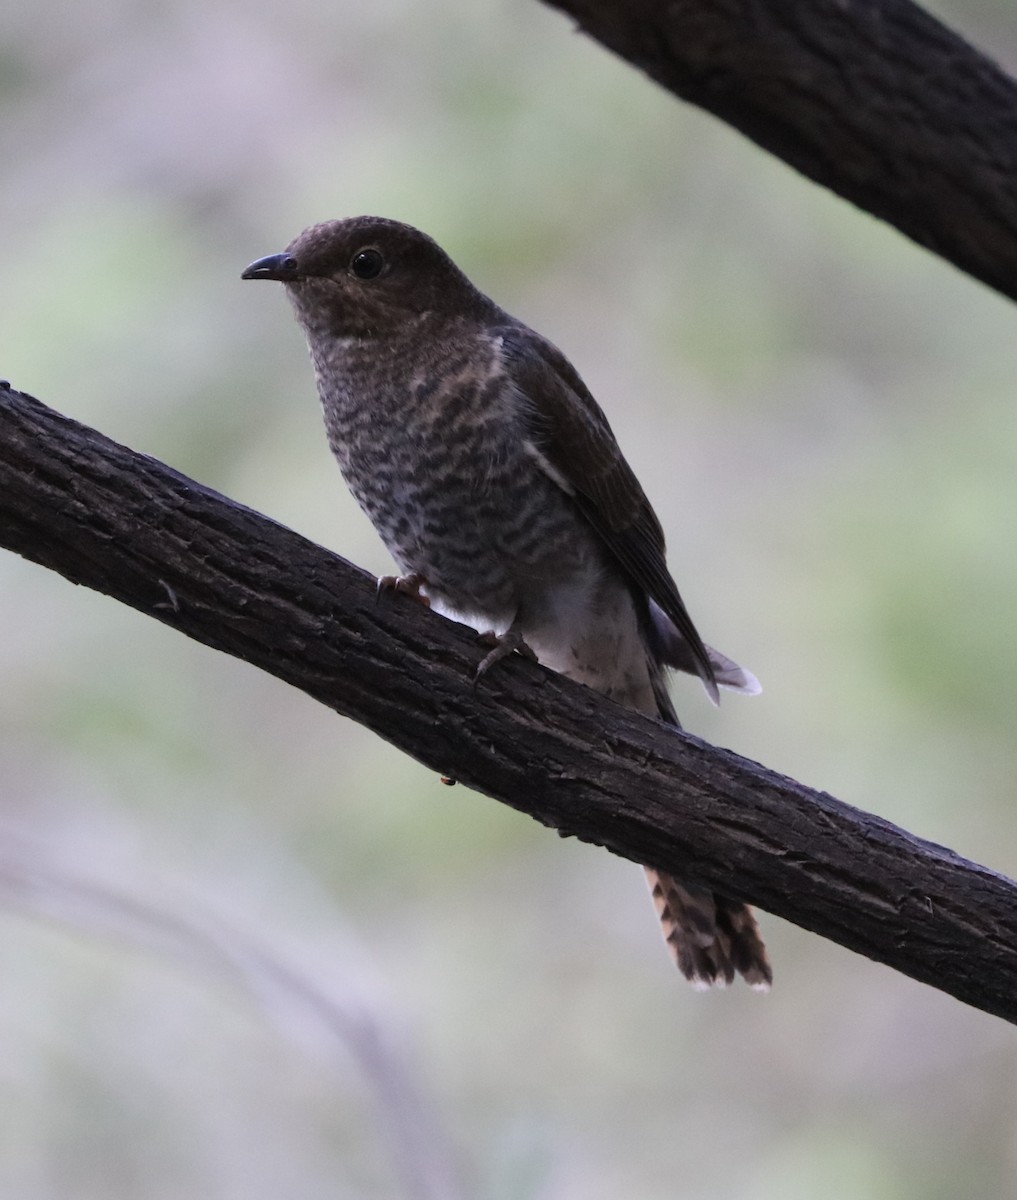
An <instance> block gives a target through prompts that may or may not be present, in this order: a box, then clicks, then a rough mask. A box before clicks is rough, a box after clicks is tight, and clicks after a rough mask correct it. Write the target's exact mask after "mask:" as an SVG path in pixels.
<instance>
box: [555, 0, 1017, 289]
mask: <svg viewBox="0 0 1017 1200" xmlns="http://www.w3.org/2000/svg"><path fill="white" fill-rule="evenodd" d="M545 3H547V4H549V5H551V6H552V7H554V8H559V9H561V10H562V11H564V12H566V13H569V14H570V15H571V16H572V17H574V18H575V20H576V21H577V23H578V24H579V26H580V28H582V29H583V30H585V32H587V33H589V34H590V35H591V36H593V37H595V38H597V39H598V40H599V41H601V42H603V44H604V45H605V46H607V47H608V49H610V50H614V51H615V52H616V53H618V54H619V55H621V56H622V58H625V59H628V61H629V62H631V63H632V64H633V65H635V66H636V67H639V68H640V69H641V70H643V71H645V72H646V74H648V75H649V76H650V77H651V78H653V79H655V80H656V81H657V82H658V83H660V84H662V85H663V86H664V87H666V88H668V89H669V90H670V91H672V92H674V93H675V95H676V96H680V97H681V98H682V99H683V100H689V101H691V102H692V103H693V104H698V105H699V106H700V107H702V108H705V109H706V110H707V111H708V112H712V113H714V114H715V115H716V116H718V117H720V118H721V119H722V120H724V121H727V122H728V123H729V124H730V125H733V126H734V127H735V128H736V129H738V130H740V131H741V132H742V133H744V134H745V135H746V136H747V137H749V138H751V139H752V140H753V141H754V142H757V143H758V144H759V145H760V146H762V147H763V148H764V149H766V150H769V151H771V152H772V153H773V154H775V155H777V156H778V157H779V158H782V159H784V161H785V162H787V163H790V165H791V166H793V167H795V168H796V169H797V170H799V171H801V172H802V173H803V174H804V175H807V176H808V177H809V178H810V179H813V180H815V181H816V182H817V183H821V184H823V185H824V186H825V187H828V188H830V189H832V190H833V191H834V192H837V193H838V195H840V196H843V197H844V198H845V199H846V200H850V201H851V202H852V203H854V204H857V205H859V207H861V208H864V209H867V210H868V211H869V212H871V213H873V214H874V215H875V216H877V217H881V218H882V219H883V220H884V221H888V222H889V223H890V224H891V225H895V226H896V227H897V228H898V229H899V230H900V231H901V232H902V233H905V234H907V236H908V237H910V238H913V239H914V240H915V241H916V242H918V243H919V244H921V245H923V246H926V247H928V248H929V249H930V250H934V251H935V252H936V253H937V254H940V255H942V256H943V257H944V258H946V259H948V260H949V261H950V262H952V263H954V264H955V265H956V266H958V267H960V268H961V270H963V271H967V272H968V273H969V274H971V275H974V276H975V277H976V278H977V279H980V280H982V281H983V282H984V283H987V284H989V285H990V287H994V288H996V289H997V290H999V291H1000V292H1002V293H1003V294H1004V295H1007V296H1009V297H1011V298H1012V299H1013V298H1017V82H1015V81H1014V80H1013V79H1011V78H1010V76H1008V75H1007V74H1006V73H1005V72H1004V71H1002V70H1001V69H1000V68H999V67H998V66H996V64H995V63H994V62H992V61H991V60H990V59H988V58H986V57H985V56H984V55H983V54H980V53H979V52H978V51H977V50H975V49H973V48H972V47H971V46H970V45H968V44H967V42H965V41H964V40H963V39H962V38H960V37H959V36H958V35H957V34H955V33H953V32H952V31H951V30H950V29H948V28H947V27H946V26H945V25H942V24H941V23H940V22H939V21H937V20H936V19H935V18H934V17H932V16H930V15H929V14H928V13H926V12H925V11H924V10H923V9H921V8H919V7H918V6H917V5H915V4H913V3H911V0H851V2H845V0H809V2H808V3H802V0H674V2H672V3H664V2H663V0H545Z"/></svg>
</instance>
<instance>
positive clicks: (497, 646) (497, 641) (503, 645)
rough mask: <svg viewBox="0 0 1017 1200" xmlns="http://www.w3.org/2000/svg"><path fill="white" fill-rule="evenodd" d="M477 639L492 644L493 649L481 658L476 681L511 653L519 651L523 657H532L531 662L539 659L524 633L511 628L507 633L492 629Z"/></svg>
mask: <svg viewBox="0 0 1017 1200" xmlns="http://www.w3.org/2000/svg"><path fill="white" fill-rule="evenodd" d="M477 641H478V642H480V643H482V644H483V645H485V646H490V647H491V649H490V650H489V651H488V653H487V654H485V655H484V657H483V658H482V659H481V660H480V666H479V667H477V671H476V674H475V675H474V676H473V681H474V683H475V682H476V681H477V680H478V679H479V678H480V677H481V675H486V674H487V672H488V671H490V669H491V668H492V667H493V666H494V664H495V663H497V662H501V660H502V659H503V658H508V656H509V655H510V654H515V653H516V652H518V653H519V654H521V655H522V656H523V658H528V659H530V661H531V662H536V661H537V656H536V654H534V653H533V650H532V649H531V648H530V647H529V646H528V645H527V644H526V642H524V641H523V635H522V634H521V633H516V632H514V631H513V630H511V629H510V630H509V631H508V632H507V633H495V632H494V631H493V630H490V631H489V632H487V633H482V634H481V635H480V636H479V637H478V638H477Z"/></svg>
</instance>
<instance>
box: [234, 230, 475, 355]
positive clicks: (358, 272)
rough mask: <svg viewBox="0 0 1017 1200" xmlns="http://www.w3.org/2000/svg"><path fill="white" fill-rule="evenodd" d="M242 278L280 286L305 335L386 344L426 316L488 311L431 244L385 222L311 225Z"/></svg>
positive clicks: (420, 235)
mask: <svg viewBox="0 0 1017 1200" xmlns="http://www.w3.org/2000/svg"><path fill="white" fill-rule="evenodd" d="M241 278H242V279H276V280H279V282H281V283H283V284H285V285H286V290H287V292H288V293H289V295H290V299H291V300H292V302H293V306H294V308H295V309H296V313H297V318H298V320H299V321H300V323H301V324H302V325H303V326H304V329H305V331H306V332H307V334H308V335H309V336H314V335H326V336H332V337H336V336H338V337H372V336H378V337H384V336H386V335H389V334H391V333H392V332H394V331H395V330H396V329H398V328H400V327H402V326H404V325H405V324H406V323H407V322H410V321H415V320H417V319H419V318H421V317H423V316H425V315H429V314H433V315H436V316H438V317H442V316H464V315H469V314H470V313H471V312H472V311H477V312H478V313H479V312H480V311H482V310H483V309H484V308H485V306H487V305H489V304H490V302H489V301H488V300H486V298H485V297H484V296H483V295H482V294H481V293H480V292H478V291H477V290H476V288H474V286H473V285H472V284H471V283H470V281H469V280H468V279H467V278H466V276H465V275H464V274H463V273H462V271H460V270H459V268H458V267H457V266H456V265H455V263H453V262H452V260H451V259H450V258H449V256H448V255H447V254H446V253H445V252H444V250H442V249H441V247H440V246H439V245H438V244H437V243H436V242H435V241H433V240H432V239H431V238H429V237H428V236H427V235H426V234H424V233H421V232H420V231H419V230H418V229H414V228H413V227H412V226H410V225H403V224H401V223H400V222H398V221H390V220H386V219H385V218H383V217H351V218H348V219H346V220H342V221H325V222H324V223H322V224H321V225H312V226H311V228H310V229H305V230H304V232H303V233H302V234H300V236H299V237H297V238H295V239H294V240H293V241H292V242H290V244H289V245H288V246H287V247H286V249H285V250H284V251H283V252H282V253H281V254H270V255H269V256H268V257H267V258H259V259H258V260H257V261H256V262H253V263H251V265H250V266H249V267H248V268H247V269H246V270H245V271H244V272H243V274H242V275H241Z"/></svg>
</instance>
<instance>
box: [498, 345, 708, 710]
mask: <svg viewBox="0 0 1017 1200" xmlns="http://www.w3.org/2000/svg"><path fill="white" fill-rule="evenodd" d="M498 334H499V336H500V337H501V339H502V351H503V354H504V356H505V359H506V362H507V364H508V366H509V367H510V371H511V375H512V378H513V380H514V381H515V382H516V384H517V385H518V387H519V390H520V392H521V393H522V394H523V395H525V396H526V397H527V398H528V399H529V400H530V402H531V404H532V406H533V408H532V414H531V429H530V433H531V438H532V442H533V446H534V449H535V451H536V453H537V457H538V458H540V459H546V464H545V470H547V473H548V474H549V475H550V477H551V478H552V479H554V481H555V482H556V483H557V484H558V486H559V487H561V486H562V485H563V482H564V484H565V485H567V486H565V488H564V490H566V491H568V492H569V494H570V495H571V496H572V497H573V499H574V500H575V502H576V504H577V506H578V507H579V509H580V511H581V512H582V514H583V516H584V517H585V518H586V519H587V520H588V521H589V523H590V524H591V526H592V527H593V529H594V530H595V531H596V533H597V535H598V536H599V537H600V538H601V540H602V541H603V543H604V545H605V546H606V547H607V549H608V550H609V551H610V552H611V554H613V555H614V557H615V560H616V561H617V562H618V564H619V566H620V567H621V568H622V570H623V571H624V573H625V574H626V576H627V577H628V578H629V580H630V581H631V582H632V584H634V585H635V587H637V588H638V589H639V590H640V591H642V592H643V593H645V594H646V595H647V596H649V597H650V598H651V599H652V600H654V601H655V602H656V604H657V605H658V606H659V607H660V609H661V610H662V611H663V612H664V614H665V615H666V616H667V618H668V619H669V620H670V621H671V622H672V624H673V625H674V627H675V628H676V629H677V631H678V632H679V633H680V634H681V636H682V638H683V639H684V640H685V642H686V643H687V645H688V649H689V652H690V654H691V657H692V660H693V663H694V665H695V670H696V673H697V674H698V675H699V677H700V679H702V681H703V684H704V686H705V687H706V690H707V691H708V692H709V694H710V696H711V698H712V699H713V700H714V701H716V700H717V697H718V691H717V680H716V676H715V674H714V669H713V664H712V662H711V660H710V656H709V653H708V652H707V649H706V647H705V646H704V645H703V641H702V639H701V638H700V636H699V634H698V632H697V631H696V627H695V626H694V625H693V624H692V618H691V617H690V616H689V614H688V610H687V609H686V607H685V603H684V601H683V600H682V598H681V595H680V594H679V592H678V586H677V584H676V583H675V581H674V580H673V579H672V577H671V574H670V572H669V571H668V569H667V564H666V562H665V558H664V531H663V529H662V528H661V524H660V521H659V520H658V519H657V515H656V513H655V512H654V511H653V508H652V507H651V506H650V502H649V500H648V499H647V498H646V494H645V493H644V492H643V489H642V488H641V487H640V485H639V481H638V480H637V479H636V477H635V475H634V474H633V471H632V468H631V467H630V466H629V464H628V463H627V462H626V461H625V458H624V456H623V455H622V452H621V450H620V449H619V447H618V443H617V441H616V440H615V437H614V434H613V433H612V432H611V427H610V425H609V424H608V420H607V417H605V416H604V413H603V411H602V410H601V408H600V406H599V405H598V404H597V402H596V400H594V398H593V396H592V395H591V394H590V391H589V389H588V388H587V387H586V385H585V384H584V383H583V381H582V379H581V378H580V377H579V374H578V373H577V372H576V370H575V368H574V367H573V366H572V364H571V363H570V362H569V361H568V359H567V358H566V357H565V356H564V355H563V354H562V353H561V351H560V350H558V349H557V347H555V346H553V345H552V344H551V343H550V342H548V341H546V340H545V339H544V338H542V337H540V336H539V335H538V334H536V333H534V332H533V331H532V330H530V329H527V328H526V327H525V326H511V327H508V328H505V329H502V330H499V331H498ZM548 468H550V469H548Z"/></svg>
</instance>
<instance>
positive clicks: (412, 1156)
mask: <svg viewBox="0 0 1017 1200" xmlns="http://www.w3.org/2000/svg"><path fill="white" fill-rule="evenodd" d="M139 887H140V885H138V884H137V882H136V881H135V883H134V890H129V889H127V888H125V887H124V886H123V885H122V884H121V885H120V886H114V885H112V884H111V883H110V882H109V881H108V879H105V878H101V877H97V876H95V875H94V874H89V873H85V872H82V871H81V870H80V869H76V868H71V867H69V866H68V865H67V864H66V863H64V862H62V861H60V859H59V858H58V857H57V856H54V855H53V854H52V853H51V851H50V849H49V847H48V846H47V844H46V842H45V841H44V840H42V839H40V838H39V837H37V836H31V835H27V834H25V833H24V832H22V831H19V830H16V829H14V828H11V827H10V826H7V825H0V905H2V906H3V907H4V908H7V909H9V910H12V911H20V912H23V913H25V914H27V915H28V916H31V917H33V918H35V919H41V920H45V921H48V922H52V923H55V924H57V925H59V926H61V927H64V928H72V929H77V930H79V931H81V932H83V933H86V934H88V935H89V936H90V937H101V938H105V939H115V940H116V941H119V942H122V943H126V944H128V945H130V946H131V947H132V948H134V949H137V950H141V951H144V952H146V953H149V954H153V955H156V956H158V957H160V958H163V959H168V960H171V961H173V962H176V963H178V964H180V965H182V966H184V967H186V968H187V969H188V970H191V971H195V972H198V973H201V974H204V975H211V974H214V975H217V976H220V977H225V978H226V979H228V980H229V981H231V982H232V983H233V984H234V985H239V986H241V987H243V988H244V989H245V990H246V991H247V992H248V993H249V994H250V995H252V996H253V997H254V998H255V999H256V1000H257V1001H258V1003H259V1005H260V1007H261V1009H262V1011H263V1012H264V1013H265V1014H266V1015H267V1016H268V1017H269V1018H270V1019H271V1020H272V1022H273V1023H274V1024H275V1026H276V1027H277V1028H278V1029H279V1030H280V1031H281V1032H282V1033H284V1034H285V1035H286V1036H287V1037H288V1038H290V1039H291V1040H292V1041H294V1042H296V1043H298V1044H299V1045H300V1046H301V1048H302V1049H303V1050H305V1051H306V1052H307V1053H308V1054H309V1056H310V1057H311V1058H312V1059H313V1060H314V1061H315V1062H317V1063H321V1062H323V1061H329V1060H335V1059H336V1058H337V1052H338V1051H339V1050H342V1051H345V1052H346V1053H347V1054H348V1055H349V1056H350V1057H352V1059H353V1060H354V1062H355V1063H356V1064H357V1066H358V1067H359V1069H360V1072H361V1074H362V1076H363V1079H364V1081H365V1082H366V1084H367V1087H368V1089H369V1090H370V1093H371V1095H372V1097H373V1100H374V1104H375V1108H376V1110H377V1113H378V1122H379V1126H380V1128H381V1129H382V1130H383V1132H384V1138H385V1142H386V1143H387V1148H388V1153H389V1156H390V1158H391V1161H392V1164H393V1168H394V1170H395V1172H396V1174H397V1175H398V1177H399V1178H400V1180H401V1184H402V1189H403V1193H404V1194H405V1195H406V1196H407V1197H408V1198H409V1200H461V1197H462V1196H463V1195H464V1193H463V1192H462V1190H461V1188H460V1186H459V1184H458V1183H457V1171H456V1169H455V1166H454V1163H453V1155H452V1152H451V1148H450V1145H449V1142H448V1139H447V1137H446V1136H445V1135H444V1133H443V1132H442V1131H441V1130H440V1129H439V1128H438V1125H437V1121H436V1117H435V1107H436V1106H435V1105H434V1104H433V1103H431V1102H428V1101H427V1099H426V1098H425V1096H424V1094H423V1092H422V1089H421V1087H420V1084H419V1082H418V1080H417V1078H416V1076H415V1073H414V1072H413V1070H412V1069H411V1068H410V1066H409V1063H408V1061H407V1056H406V1053H405V1051H404V1050H403V1049H402V1048H401V1047H400V1046H399V1042H400V1040H401V1039H400V1038H399V1037H398V1036H397V1034H396V1033H395V1031H394V1029H393V1028H392V1027H391V1022H387V1021H386V1020H384V1018H383V1016H382V1011H383V1006H382V1005H380V1004H379V1003H377V1002H374V1001H372V1000H371V999H370V998H369V996H368V995H367V994H366V990H365V989H364V988H363V987H362V986H361V985H360V984H358V981H357V978H356V976H357V974H358V972H357V971H356V970H355V969H354V968H353V966H351V965H350V964H349V963H347V964H346V969H345V970H344V971H342V974H341V977H340V979H339V981H338V982H337V981H336V978H335V977H336V970H337V964H336V962H335V960H334V959H332V960H330V962H329V964H328V969H326V968H325V967H324V966H323V965H322V964H320V963H319V964H314V965H312V964H307V963H301V962H298V961H297V956H296V955H294V953H293V952H292V951H290V950H287V949H286V948H284V947H281V946H280V945H278V944H276V943H275V942H274V941H272V940H269V939H268V938H266V937H265V936H264V935H263V934H259V933H257V932H255V931H253V930H252V929H250V928H245V927H242V926H240V925H239V924H238V923H237V922H236V920H235V919H227V918H225V917H224V916H222V915H221V914H217V913H213V912H211V911H210V910H209V909H208V908H207V906H205V905H203V904H202V903H200V902H199V901H198V900H197V899H196V898H195V897H193V896H180V895H179V894H176V893H175V894H174V895H173V897H172V898H165V897H158V898H157V897H155V896H153V895H150V894H148V895H145V894H141V893H140V891H139V890H138V888H139ZM305 957H306V956H305ZM340 969H341V968H340Z"/></svg>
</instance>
